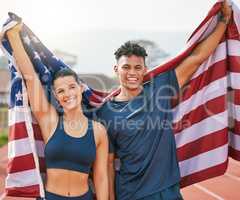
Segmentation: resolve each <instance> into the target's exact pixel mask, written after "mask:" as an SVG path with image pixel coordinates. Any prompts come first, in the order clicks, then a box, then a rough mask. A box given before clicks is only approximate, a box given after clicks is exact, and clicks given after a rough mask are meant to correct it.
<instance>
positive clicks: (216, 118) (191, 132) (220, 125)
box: [175, 111, 228, 148]
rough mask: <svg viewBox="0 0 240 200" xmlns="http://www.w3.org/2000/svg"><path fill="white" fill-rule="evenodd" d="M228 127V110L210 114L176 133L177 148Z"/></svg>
mask: <svg viewBox="0 0 240 200" xmlns="http://www.w3.org/2000/svg"><path fill="white" fill-rule="evenodd" d="M226 127H228V113H227V111H225V112H222V113H220V114H217V115H213V116H210V117H208V118H206V119H204V120H202V121H200V122H198V123H197V124H194V125H192V126H190V127H189V128H186V129H184V130H183V131H181V132H180V133H177V134H175V140H176V145H177V148H179V147H181V146H183V145H185V144H187V143H189V142H193V141H195V140H197V139H199V138H201V137H204V136H206V135H210V134H211V133H213V132H216V131H219V130H222V129H224V128H226Z"/></svg>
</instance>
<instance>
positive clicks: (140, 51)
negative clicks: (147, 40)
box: [114, 41, 147, 62]
mask: <svg viewBox="0 0 240 200" xmlns="http://www.w3.org/2000/svg"><path fill="white" fill-rule="evenodd" d="M114 55H115V58H116V60H117V61H118V60H119V58H120V57H121V56H127V57H129V56H132V55H135V56H139V57H143V59H144V62H145V57H146V56H147V52H146V50H145V48H144V47H142V46H140V45H139V44H137V43H135V42H131V41H128V42H126V43H124V44H123V45H122V46H121V47H120V48H119V49H118V50H117V51H116V52H115V53H114Z"/></svg>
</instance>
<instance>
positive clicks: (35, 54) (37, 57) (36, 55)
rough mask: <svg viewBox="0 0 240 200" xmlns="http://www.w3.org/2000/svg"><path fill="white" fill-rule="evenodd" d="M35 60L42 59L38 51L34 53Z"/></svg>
mask: <svg viewBox="0 0 240 200" xmlns="http://www.w3.org/2000/svg"><path fill="white" fill-rule="evenodd" d="M34 59H41V58H40V56H39V55H38V53H37V52H36V51H34Z"/></svg>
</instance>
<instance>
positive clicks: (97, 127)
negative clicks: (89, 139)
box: [92, 120, 107, 144]
mask: <svg viewBox="0 0 240 200" xmlns="http://www.w3.org/2000/svg"><path fill="white" fill-rule="evenodd" d="M92 124H93V133H94V137H95V141H96V144H97V143H99V142H101V141H102V140H106V139H107V131H106V128H105V127H104V125H102V124H101V123H100V122H98V121H95V120H92Z"/></svg>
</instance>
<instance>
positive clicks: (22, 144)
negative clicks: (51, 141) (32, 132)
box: [8, 138, 44, 159]
mask: <svg viewBox="0 0 240 200" xmlns="http://www.w3.org/2000/svg"><path fill="white" fill-rule="evenodd" d="M36 146H37V147H36V148H40V147H41V148H40V149H38V155H39V156H40V157H44V148H43V146H44V143H43V141H39V140H38V141H36ZM31 153H33V152H32V149H31V146H30V140H29V138H23V139H19V140H13V141H10V142H9V143H8V158H9V159H12V158H14V157H18V156H23V155H27V154H31Z"/></svg>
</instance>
